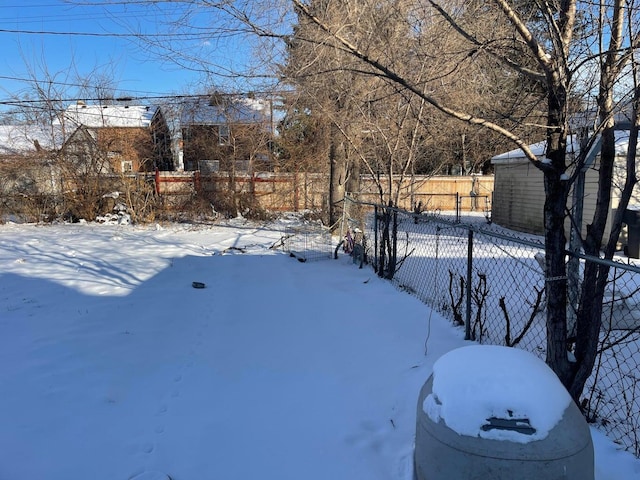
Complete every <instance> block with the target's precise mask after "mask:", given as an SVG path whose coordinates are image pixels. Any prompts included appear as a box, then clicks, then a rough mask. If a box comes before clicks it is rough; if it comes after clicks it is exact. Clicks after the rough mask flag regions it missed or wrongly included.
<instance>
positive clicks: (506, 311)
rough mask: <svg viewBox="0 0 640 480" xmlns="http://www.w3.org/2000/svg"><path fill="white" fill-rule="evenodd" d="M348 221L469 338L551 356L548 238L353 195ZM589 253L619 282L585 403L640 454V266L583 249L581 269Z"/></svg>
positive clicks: (405, 286) (375, 255) (392, 272)
mask: <svg viewBox="0 0 640 480" xmlns="http://www.w3.org/2000/svg"><path fill="white" fill-rule="evenodd" d="M342 230H343V235H347V236H349V235H352V233H349V234H348V233H347V232H355V231H356V230H358V231H362V232H363V235H362V243H363V246H364V250H365V252H366V257H367V261H368V263H370V264H371V265H372V266H374V268H375V269H376V272H377V273H378V275H380V276H382V277H386V278H389V279H391V281H392V282H393V283H394V284H395V285H397V286H398V288H400V289H402V290H405V291H407V292H409V293H411V294H413V295H415V296H416V297H418V298H419V299H420V300H422V301H423V302H425V303H426V304H428V305H429V306H430V307H431V308H433V309H434V310H436V311H438V312H440V313H441V314H443V315H444V316H445V317H447V318H450V319H451V320H452V322H453V323H454V324H455V325H458V326H460V327H461V328H464V329H465V333H466V336H467V338H470V339H474V340H477V341H478V342H480V343H489V344H497V345H508V346H514V347H519V348H523V349H525V350H528V351H531V352H533V353H535V354H536V355H538V356H539V357H540V358H542V359H544V358H545V356H546V342H547V340H546V325H545V314H544V312H545V302H546V298H545V288H544V287H545V276H544V261H545V260H544V245H543V243H542V240H541V239H540V238H539V237H535V236H526V235H525V234H518V236H516V235H515V234H514V233H513V232H509V231H505V230H504V229H502V228H500V227H498V226H495V225H491V224H489V223H488V222H487V219H486V218H485V216H484V215H478V216H476V217H469V216H467V217H464V216H463V217H462V219H461V221H460V222H457V221H456V216H455V214H452V215H451V216H449V217H447V215H446V214H438V215H436V214H430V213H422V214H416V213H415V212H406V211H402V210H396V209H390V208H388V207H382V206H378V205H374V204H365V203H361V202H356V201H354V200H351V199H349V198H346V199H345V214H344V222H343V226H342ZM394 252H395V254H394ZM394 257H395V258H394ZM586 262H598V263H607V264H608V265H609V267H610V272H609V277H610V278H609V280H610V281H609V284H608V285H607V290H606V293H605V299H604V302H605V303H604V305H603V307H604V309H603V327H602V331H601V335H600V348H599V351H598V357H597V360H596V366H595V368H594V371H593V374H592V375H591V377H590V379H589V381H588V382H587V385H586V388H585V390H584V393H583V398H582V402H581V406H582V408H583V411H584V412H585V415H586V416H587V418H588V420H589V421H591V422H594V423H598V424H600V425H601V426H602V427H603V429H604V430H605V431H606V432H607V434H608V435H609V436H610V437H611V438H612V439H613V440H614V441H615V442H616V443H619V444H620V445H621V446H623V447H624V448H625V449H627V450H629V451H631V452H633V453H634V454H635V455H636V456H640V383H639V382H638V378H639V377H640V370H639V366H640V365H639V364H640V309H639V308H638V305H639V304H638V302H640V268H638V267H635V266H633V265H629V264H623V263H616V262H606V261H604V260H601V259H597V258H588V257H584V256H582V257H581V258H580V259H579V268H578V269H577V270H578V275H579V273H580V272H581V271H583V270H584V265H585V263H586ZM578 278H579V276H578ZM569 316H571V312H569Z"/></svg>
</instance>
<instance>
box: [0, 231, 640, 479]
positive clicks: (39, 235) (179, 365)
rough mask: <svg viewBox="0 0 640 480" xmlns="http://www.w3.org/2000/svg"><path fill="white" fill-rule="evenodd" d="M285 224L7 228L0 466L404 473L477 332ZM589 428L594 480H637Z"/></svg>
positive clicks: (74, 472) (91, 474)
mask: <svg viewBox="0 0 640 480" xmlns="http://www.w3.org/2000/svg"><path fill="white" fill-rule="evenodd" d="M287 222H293V220H289V221H287V220H282V221H280V222H276V223H273V224H270V225H261V224H260V225H259V224H252V223H249V222H246V221H244V220H242V219H235V220H231V221H229V222H227V223H224V224H219V225H217V226H206V225H189V224H176V225H154V226H149V227H142V226H136V225H113V224H96V223H86V224H74V225H53V226H35V225H16V224H6V225H0V385H2V395H0V425H2V428H0V478H7V479H12V480H20V479H45V478H46V479H54V480H55V479H65V480H74V479H85V478H91V479H96V480H102V479H104V480H107V479H108V480H117V479H122V480H129V479H132V478H135V479H138V480H151V479H166V478H168V477H170V478H172V479H174V480H178V479H189V478H224V479H225V480H234V479H246V478H262V479H266V480H269V479H274V480H275V479H277V480H287V479H298V478H305V479H307V480H315V479H317V480H327V479H331V480H341V479H344V480H347V479H349V480H353V479H367V480H378V479H380V480H383V479H385V480H387V479H398V480H410V479H411V477H412V453H413V436H414V432H415V414H416V407H417V398H418V392H419V390H420V387H421V386H422V384H423V383H424V382H425V381H426V379H427V378H428V377H429V375H430V374H431V372H432V369H433V365H434V362H436V360H437V359H438V358H440V357H442V355H444V354H446V353H447V352H450V351H452V350H454V349H457V348H459V347H463V346H465V345H469V344H470V342H465V341H464V340H463V333H462V332H461V331H460V330H459V329H456V328H454V327H452V326H451V323H450V322H449V321H447V320H445V319H443V318H442V317H441V316H439V315H438V314H437V313H436V312H431V311H430V310H429V309H428V308H427V307H426V306H425V305H423V304H422V303H420V302H419V301H418V300H417V299H415V298H414V297H412V296H410V295H407V294H406V293H403V292H401V291H398V290H396V289H394V287H393V286H392V285H391V284H389V283H388V282H385V281H382V280H380V279H378V278H377V277H376V276H375V274H374V273H373V272H372V271H371V270H369V269H367V268H364V269H358V268H357V267H355V266H354V265H353V264H352V263H351V262H350V259H349V258H346V257H341V258H340V259H338V260H323V261H315V262H310V261H308V262H305V263H301V262H298V261H295V259H292V258H290V257H289V256H288V255H286V254H284V253H283V252H280V251H277V250H274V249H270V248H269V247H270V246H271V245H273V244H275V243H276V242H278V240H280V237H281V234H282V232H283V231H284V230H285V228H286V227H287V225H288V223H287ZM242 252H244V253H242ZM193 282H201V283H203V284H204V286H205V288H202V289H197V288H193V287H192V284H193ZM427 336H428V340H427ZM425 343H426V354H425ZM543 405H547V403H546V402H545V403H543ZM529 406H530V405H527V407H529ZM592 431H593V438H594V442H595V448H596V471H597V477H596V478H597V479H598V480H623V479H624V480H628V479H633V478H640V461H639V460H637V459H635V458H634V457H633V456H632V455H630V454H629V453H626V452H621V451H619V450H618V449H617V448H616V446H615V445H614V444H613V443H612V442H611V441H610V440H609V439H608V438H607V437H605V436H604V435H602V434H601V433H600V432H599V431H597V430H592Z"/></svg>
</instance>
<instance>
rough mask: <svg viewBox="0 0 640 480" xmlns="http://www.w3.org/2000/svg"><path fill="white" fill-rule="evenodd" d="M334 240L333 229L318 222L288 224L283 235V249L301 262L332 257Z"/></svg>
mask: <svg viewBox="0 0 640 480" xmlns="http://www.w3.org/2000/svg"><path fill="white" fill-rule="evenodd" d="M332 242H333V239H332V236H331V231H330V230H329V229H328V228H326V227H324V226H322V225H321V224H318V223H306V224H303V225H291V226H288V227H287V228H286V229H285V231H284V236H283V237H282V247H283V250H284V251H285V252H287V253H289V255H291V256H292V257H296V258H297V259H298V260H299V261H301V262H306V261H314V260H325V259H329V258H331V255H332V253H333V247H332Z"/></svg>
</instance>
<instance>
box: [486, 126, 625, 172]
mask: <svg viewBox="0 0 640 480" xmlns="http://www.w3.org/2000/svg"><path fill="white" fill-rule="evenodd" d="M615 135H616V155H619V156H624V155H626V154H627V147H628V145H629V131H628V130H616V132H615ZM529 149H530V150H531V151H532V152H533V154H534V155H535V156H536V157H538V159H542V158H544V156H545V154H546V153H547V142H546V140H545V141H543V142H538V143H534V144H531V145H529ZM567 151H568V152H571V153H573V154H574V155H577V154H578V153H580V142H579V141H578V136H577V135H570V136H569V138H568V139H567ZM527 161H528V159H527V157H525V155H524V152H523V151H522V150H521V149H519V148H516V149H514V150H511V151H509V152H505V153H501V154H499V155H496V156H495V157H492V158H491V163H492V164H493V165H500V164H505V163H521V162H527Z"/></svg>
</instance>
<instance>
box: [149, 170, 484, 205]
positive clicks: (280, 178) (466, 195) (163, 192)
mask: <svg viewBox="0 0 640 480" xmlns="http://www.w3.org/2000/svg"><path fill="white" fill-rule="evenodd" d="M154 181H155V191H156V193H157V194H158V195H159V196H161V197H163V198H164V199H165V201H166V203H167V204H169V205H171V204H174V205H180V204H182V203H183V202H184V201H185V200H188V199H189V198H191V197H193V196H195V195H196V194H201V195H209V196H212V197H215V195H216V194H222V195H228V194H234V195H248V196H250V197H252V198H253V199H255V200H256V201H257V202H258V203H259V205H260V206H261V207H263V208H264V209H266V210H270V211H299V210H315V209H321V208H323V207H324V206H326V204H327V202H328V190H329V180H328V177H327V175H326V174H321V173H271V172H266V173H263V172H261V173H255V174H253V175H249V174H240V175H239V174H235V175H232V174H230V173H227V172H217V173H212V174H203V173H200V172H198V171H196V172H156V173H155V177H154ZM398 182H399V179H398V178H394V187H397V184H398ZM360 184H361V187H360V191H359V192H354V193H355V195H356V196H357V197H358V199H359V200H361V201H369V202H372V203H379V202H380V198H379V197H378V194H377V187H376V182H375V179H373V178H372V177H370V176H363V177H362V178H361V182H360ZM492 193H493V176H433V177H426V176H418V177H414V178H413V179H410V178H408V177H405V178H404V180H403V182H402V187H401V189H400V196H399V201H398V205H397V206H398V207H400V208H403V209H407V210H412V209H414V208H415V206H416V205H417V204H418V203H419V202H420V203H421V207H422V209H423V210H425V211H427V210H428V211H433V210H456V209H460V210H462V211H470V210H486V209H488V208H490V201H491V195H492Z"/></svg>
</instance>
